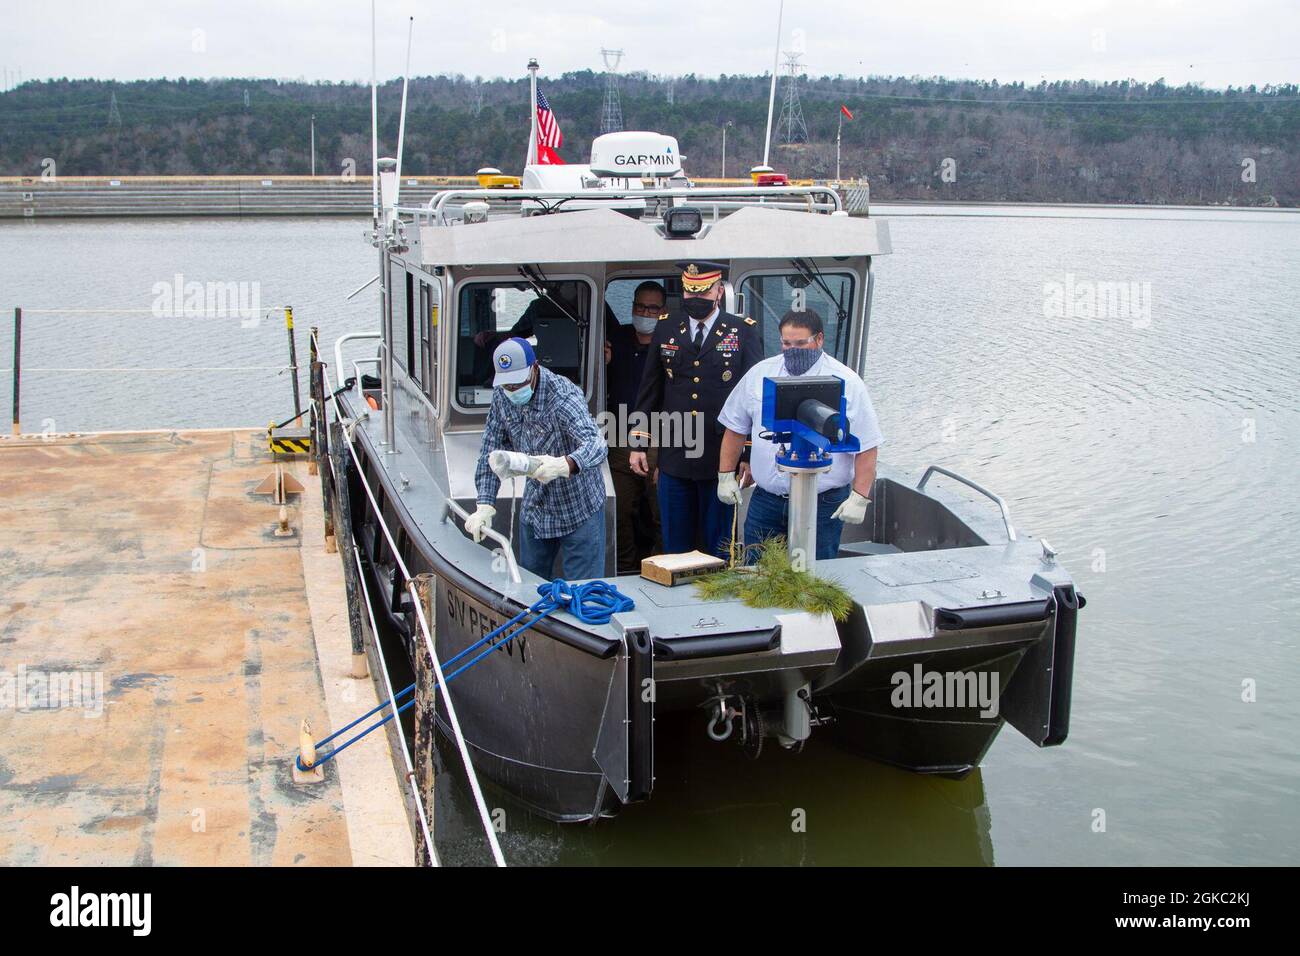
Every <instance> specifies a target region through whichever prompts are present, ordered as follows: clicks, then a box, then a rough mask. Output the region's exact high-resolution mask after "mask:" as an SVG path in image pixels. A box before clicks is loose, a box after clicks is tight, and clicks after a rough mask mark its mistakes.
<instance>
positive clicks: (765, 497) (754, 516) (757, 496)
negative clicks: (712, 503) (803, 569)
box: [745, 485, 853, 561]
mask: <svg viewBox="0 0 1300 956" xmlns="http://www.w3.org/2000/svg"><path fill="white" fill-rule="evenodd" d="M852 490H853V489H852V486H850V485H842V486H841V487H839V488H831V489H829V490H827V491H823V492H822V493H821V494H819V495H818V496H817V560H818V561H827V560H829V559H831V558H833V557H835V556H836V555H838V554H839V552H840V532H842V531H843V530H844V522H843V521H840V520H838V519H837V518H832V517H831V515H833V514H834V513H835V509H836V508H838V507H839V506H840V505H842V504H843V503H844V502H845V501H847V500H848V497H849V492H850V491H852ZM789 525H790V499H789V498H783V497H782V496H781V495H774V494H772V493H771V492H770V491H764V490H763V489H762V488H755V489H754V494H753V496H752V497H751V498H750V499H749V512H748V513H747V514H746V515H745V545H746V546H748V545H751V544H758V543H759V542H761V541H763V540H765V539H767V538H770V537H773V536H774V535H778V534H779V535H782V536H785V534H786V533H787V530H788V529H789Z"/></svg>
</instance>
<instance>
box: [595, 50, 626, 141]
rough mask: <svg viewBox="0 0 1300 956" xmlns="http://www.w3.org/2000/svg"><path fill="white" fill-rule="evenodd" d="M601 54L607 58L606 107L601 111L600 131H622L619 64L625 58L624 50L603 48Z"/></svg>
mask: <svg viewBox="0 0 1300 956" xmlns="http://www.w3.org/2000/svg"><path fill="white" fill-rule="evenodd" d="M600 55H601V56H602V57H604V58H605V108H604V110H602V111H601V116H600V131H601V132H602V133H621V132H622V131H623V105H622V104H621V103H620V102H619V99H618V64H619V61H620V60H622V59H623V51H622V50H606V49H604V48H602V49H601V51H600Z"/></svg>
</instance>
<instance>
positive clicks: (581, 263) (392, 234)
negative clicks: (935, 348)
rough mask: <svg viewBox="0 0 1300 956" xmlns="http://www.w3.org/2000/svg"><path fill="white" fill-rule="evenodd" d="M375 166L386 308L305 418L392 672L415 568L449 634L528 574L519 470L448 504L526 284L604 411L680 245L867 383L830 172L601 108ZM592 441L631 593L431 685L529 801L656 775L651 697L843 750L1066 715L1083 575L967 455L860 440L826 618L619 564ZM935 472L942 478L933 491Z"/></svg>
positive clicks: (981, 735)
mask: <svg viewBox="0 0 1300 956" xmlns="http://www.w3.org/2000/svg"><path fill="white" fill-rule="evenodd" d="M532 66H533V67H534V69H535V64H534V65H532ZM534 78H535V72H534ZM534 81H535V79H534ZM531 156H532V154H531V153H530V158H531ZM396 165H397V164H396V163H395V161H392V160H380V161H378V168H379V169H380V175H379V177H378V178H379V192H378V196H377V202H376V217H375V219H376V223H375V228H374V229H373V230H372V231H371V233H370V234H369V240H370V242H371V244H372V245H373V247H374V248H375V249H377V250H378V255H379V262H380V269H379V275H378V282H379V283H380V286H381V288H382V295H381V297H380V298H381V315H380V317H379V319H380V321H379V322H378V324H377V328H376V329H375V330H374V331H368V332H364V333H351V334H349V335H345V336H343V337H342V338H341V339H340V340H339V341H338V342H337V343H335V345H334V356H333V357H334V363H333V370H332V374H333V375H334V376H335V377H336V379H337V381H336V382H331V383H330V391H334V395H333V400H332V401H331V402H330V403H329V410H330V412H331V414H332V417H333V419H334V420H333V422H332V423H331V425H330V426H329V428H328V430H327V431H326V432H325V434H327V435H330V436H332V437H333V440H334V441H336V442H337V441H342V442H344V443H346V445H347V451H348V454H347V456H344V457H342V458H336V460H340V461H342V462H343V463H344V464H345V465H346V464H347V463H348V461H349V460H350V462H351V463H352V467H350V468H348V469H346V473H345V474H344V476H343V477H342V478H341V479H339V482H338V487H337V488H335V489H334V491H333V493H334V494H335V495H336V496H339V497H342V498H345V499H347V501H346V502H345V503H346V504H348V505H349V510H350V514H351V519H350V520H351V533H352V535H353V537H354V539H355V543H356V546H357V551H358V553H359V555H360V557H361V565H362V568H363V577H364V582H365V589H364V591H365V593H366V594H368V595H370V603H371V608H370V610H371V612H372V613H373V615H374V617H375V619H376V620H377V621H378V622H379V627H380V628H381V629H382V630H383V631H384V632H385V635H386V636H387V638H388V639H390V640H393V641H395V642H396V643H397V644H399V645H400V646H401V647H402V648H404V649H405V652H406V654H407V656H408V663H409V664H410V667H411V670H412V671H413V672H415V671H418V666H417V665H418V660H417V658H418V657H419V655H421V654H422V653H424V649H425V648H424V643H423V642H422V641H421V637H420V634H421V627H422V626H423V622H422V615H421V611H420V609H419V608H417V607H415V606H414V605H415V603H416V602H414V601H413V600H412V594H411V589H410V588H409V587H408V581H409V579H411V578H413V577H417V576H421V575H428V576H429V577H428V578H427V580H428V581H429V582H431V583H430V592H429V602H428V607H429V608H430V609H431V611H432V615H431V616H432V619H431V620H429V621H428V622H427V625H428V629H429V632H430V633H431V635H432V640H433V644H434V647H435V648H436V653H437V655H438V658H439V659H440V660H441V661H443V662H446V661H449V660H453V659H456V658H457V656H458V655H461V654H462V653H463V652H465V651H466V649H467V648H471V647H472V646H474V645H476V644H478V643H479V642H481V641H482V640H483V638H484V636H485V635H492V634H493V632H495V631H497V629H498V628H500V627H501V625H503V624H505V623H506V622H508V621H510V620H512V619H514V618H516V617H517V616H518V615H520V614H521V613H523V612H525V611H526V610H527V609H528V608H529V607H530V606H532V605H533V604H534V602H536V601H537V599H538V593H539V591H538V588H539V586H542V585H545V584H546V582H545V581H544V580H543V579H541V578H539V577H538V576H536V575H534V574H532V573H531V572H529V571H528V570H526V569H524V568H522V567H521V566H520V564H519V553H518V546H519V543H518V540H517V537H516V535H515V534H514V531H515V529H516V528H517V527H518V521H519V515H518V508H517V505H518V502H519V501H520V500H522V492H523V483H522V481H515V482H511V481H505V482H503V483H502V487H501V497H500V499H499V501H498V507H497V515H496V517H495V519H494V521H495V524H494V526H493V528H492V530H491V531H490V532H489V533H488V536H487V537H486V538H485V539H484V540H483V541H482V542H481V543H475V542H474V541H473V540H472V539H471V538H470V537H469V536H468V535H467V534H466V532H465V530H464V522H465V520H466V519H467V517H468V516H469V514H470V512H472V511H473V510H474V507H475V503H476V492H475V485H474V472H475V466H476V463H477V460H478V457H479V451H480V444H481V440H482V435H483V429H484V423H485V419H486V413H487V407H488V404H489V403H490V400H491V379H492V362H491V359H492V346H493V345H494V344H495V342H496V341H498V340H499V339H500V338H501V337H503V336H505V335H506V334H508V333H509V332H510V330H511V329H515V328H517V327H518V326H517V323H518V322H519V320H520V319H521V318H523V317H524V315H525V314H526V313H529V309H530V307H533V306H534V305H535V304H537V303H542V302H545V303H549V304H555V303H563V307H560V308H558V309H556V310H549V311H547V310H542V311H547V318H545V319H539V320H536V321H534V322H533V323H532V330H531V331H532V336H531V341H533V342H534V343H535V351H536V353H537V355H538V358H539V361H540V362H541V364H543V365H545V366H546V367H547V368H549V369H550V370H551V371H552V372H554V373H556V374H559V375H564V376H566V377H568V378H569V379H570V380H572V381H573V382H575V383H577V384H578V385H579V387H581V388H582V389H583V391H584V393H585V394H586V396H587V399H588V402H589V408H590V411H591V414H592V415H593V416H597V417H599V416H607V413H608V412H609V410H608V409H607V408H606V407H605V393H606V381H605V363H604V361H603V346H604V341H605V337H606V335H607V329H606V324H605V322H606V320H607V307H608V308H609V309H610V310H611V311H615V312H618V311H619V308H618V306H621V305H626V303H627V302H628V301H629V300H630V294H631V289H633V288H634V287H635V286H636V284H638V283H640V282H642V281H644V280H646V279H655V280H658V281H659V282H661V283H662V284H663V285H664V287H665V288H666V289H668V303H669V310H670V311H672V309H673V308H674V307H675V306H676V305H677V304H678V301H679V297H680V294H681V289H680V283H679V281H678V280H677V278H676V277H677V276H678V275H679V273H680V270H679V268H678V267H677V265H676V264H677V263H678V262H680V261H681V260H683V259H692V260H706V261H709V262H718V263H723V264H725V266H726V267H727V278H726V283H725V309H726V310H727V311H728V312H732V313H735V314H738V315H744V316H749V317H752V318H754V319H755V320H756V321H757V323H758V325H759V328H760V330H761V333H762V337H763V342H764V346H765V352H766V354H768V355H771V354H774V352H775V351H777V350H778V349H779V335H778V331H777V322H778V320H779V318H780V316H781V315H782V314H783V313H784V312H785V311H786V309H787V308H789V304H790V302H791V301H792V300H793V299H794V298H796V297H803V298H804V300H805V301H806V302H807V303H808V304H809V305H810V306H812V307H814V308H816V309H817V310H818V311H819V312H820V313H821V314H822V315H823V317H824V318H825V321H826V350H827V352H828V353H830V354H832V355H833V356H834V357H835V358H837V359H838V360H840V361H842V362H844V363H845V364H846V365H848V366H849V367H851V368H853V369H855V370H857V371H858V372H859V373H860V374H863V375H864V377H865V378H866V380H867V382H868V384H870V381H871V377H870V374H869V366H868V362H867V356H868V350H867V346H868V337H869V331H870V327H871V305H872V293H873V287H874V282H875V278H874V273H873V269H872V266H873V262H874V261H875V260H876V258H877V257H879V256H884V255H888V254H890V253H891V245H890V238H889V229H888V223H887V222H885V221H882V220H880V219H878V218H876V217H873V216H872V215H870V212H869V210H868V212H867V214H866V215H854V216H850V215H848V214H847V213H846V211H845V210H844V208H843V205H844V204H843V201H842V196H841V194H840V193H839V192H837V190H836V189H835V188H834V187H833V186H831V185H822V184H815V183H814V184H794V183H791V182H789V181H788V180H787V179H786V178H785V177H783V176H779V175H772V174H771V173H770V172H767V171H764V172H762V174H761V176H758V175H756V176H755V177H754V182H752V183H750V184H745V185H739V186H736V185H732V186H702V185H697V184H695V183H693V182H692V181H691V179H690V178H689V176H688V174H687V172H686V170H685V168H684V164H683V161H682V158H681V151H680V149H679V147H678V143H677V141H676V139H675V138H674V137H672V136H670V135H667V134H662V133H658V132H623V133H614V134H606V135H605V136H601V137H599V138H597V139H596V140H595V141H594V142H593V145H592V148H591V156H590V160H589V161H588V162H587V163H582V164H572V165H567V166H557V165H538V164H536V163H529V164H526V166H525V169H524V174H523V175H522V176H521V177H513V176H509V175H505V174H502V173H500V172H499V171H498V170H497V169H495V168H485V169H484V170H483V171H482V173H481V175H480V184H479V185H478V186H476V187H466V188H451V189H446V190H444V191H441V192H439V193H438V194H436V195H435V196H434V197H433V198H432V199H431V200H430V201H429V202H428V203H427V204H421V205H413V206H406V205H403V204H402V203H401V201H400V182H401V180H400V175H399V173H398V172H397V170H396ZM622 311H623V312H626V309H623V310H622ZM529 314H531V315H537V314H540V313H539V312H538V311H537V310H535V309H534V311H533V312H532V313H529ZM375 340H378V347H377V349H375V348H374V346H375V344H376V343H375ZM917 347H930V346H929V345H928V344H923V343H918V345H917ZM923 384H924V383H918V385H920V386H923ZM709 424H712V423H709ZM849 426H850V427H851V423H849ZM706 427H708V426H707V425H706ZM886 457H887V456H886ZM603 467H604V468H605V489H606V500H605V525H606V540H607V548H606V555H607V557H606V565H607V566H606V569H605V570H606V574H605V577H604V579H603V580H605V581H607V582H608V583H610V584H612V585H613V586H614V587H615V588H617V589H618V591H619V592H620V593H622V594H623V595H625V596H627V597H629V598H631V599H632V600H633V602H634V604H635V607H634V608H633V609H631V610H629V611H625V612H622V613H617V614H614V615H613V617H612V618H610V620H609V621H608V622H607V623H599V624H591V623H584V622H583V621H582V620H580V619H579V618H578V617H576V616H574V615H573V614H572V613H568V612H566V611H563V610H560V611H556V612H555V613H552V614H549V615H548V616H546V617H544V618H542V619H540V620H537V621H536V623H534V624H532V625H531V626H530V627H529V628H528V629H527V630H526V631H524V632H522V633H519V634H518V635H517V636H515V637H513V638H512V639H509V640H506V639H504V638H503V637H500V636H498V637H493V638H492V639H491V640H490V641H489V642H488V645H487V646H488V647H489V648H495V650H493V651H492V652H491V653H488V654H486V655H483V656H482V659H481V660H478V661H477V663H475V664H474V666H473V667H472V668H468V669H466V670H464V672H463V673H460V674H459V675H458V676H457V677H456V679H455V680H454V681H453V682H451V683H450V684H448V685H446V686H447V687H448V692H449V695H450V697H451V700H452V702H453V703H454V710H455V713H456V715H457V717H458V722H459V731H460V732H461V733H462V734H463V738H464V741H465V743H466V744H467V747H468V752H469V753H470V754H471V755H472V759H473V764H474V768H475V770H476V771H477V773H478V774H480V775H481V776H483V777H485V778H486V779H488V780H489V781H491V782H492V783H494V784H495V785H496V786H498V787H500V788H501V789H503V790H504V791H506V792H507V793H508V794H509V795H510V796H511V797H512V798H513V799H515V800H517V801H518V802H519V803H520V804H522V805H523V806H525V807H526V808H528V809H529V810H530V811H532V812H535V813H537V814H540V815H541V816H543V817H546V818H548V819H551V820H555V821H563V822H572V821H588V820H595V819H600V818H606V817H612V816H616V815H617V813H618V811H619V809H620V808H622V807H624V806H627V805H629V804H634V803H637V802H640V801H646V800H649V799H651V798H652V797H653V795H654V789H655V770H654V768H655V757H656V755H655V747H656V735H655V725H656V720H658V719H660V718H662V717H665V716H667V715H670V714H682V715H685V716H684V718H683V719H687V720H695V721H697V722H698V726H699V732H700V733H702V734H704V733H707V734H709V735H710V737H712V738H713V739H715V740H717V741H718V743H717V745H718V746H720V747H722V746H737V745H739V746H741V747H743V748H745V750H746V752H748V753H750V754H751V755H752V756H754V757H756V759H759V760H761V759H763V754H762V749H763V746H764V743H765V742H766V744H767V745H768V746H769V747H772V746H780V747H784V748H786V749H789V750H798V749H800V748H801V747H802V746H803V743H804V742H805V741H806V740H807V739H809V737H810V736H811V735H814V734H817V735H823V734H824V735H826V737H827V738H828V739H829V740H831V741H833V742H834V743H835V744H837V745H839V746H841V747H843V748H846V749H847V750H849V751H851V752H853V753H855V754H859V755H861V756H862V758H864V759H872V760H877V761H884V762H887V763H890V764H893V765H896V766H898V767H902V768H906V769H907V770H910V771H914V772H917V773H923V774H939V775H947V776H952V777H961V776H963V775H965V774H967V773H969V772H970V771H971V770H972V769H973V768H975V767H977V766H979V765H980V763H981V760H982V759H983V758H984V756H985V754H986V753H987V752H988V750H989V747H990V746H991V745H992V743H993V741H994V739H995V738H996V737H997V735H998V733H999V732H1000V731H1001V729H1002V727H1003V725H1004V724H1010V725H1011V726H1012V727H1013V728H1015V729H1016V730H1018V731H1019V732H1020V733H1021V734H1023V735H1024V736H1025V737H1027V738H1028V739H1029V740H1031V741H1032V742H1033V743H1034V744H1036V745H1038V746H1040V747H1051V746H1057V745H1060V744H1061V743H1063V742H1064V741H1065V740H1066V736H1067V734H1068V731H1069V720H1070V698H1071V684H1072V678H1073V658H1074V648H1075V640H1076V622H1077V615H1078V611H1079V610H1080V609H1081V608H1082V606H1083V603H1084V602H1083V597H1082V596H1081V595H1080V594H1079V593H1078V592H1077V591H1076V590H1075V587H1074V583H1073V581H1072V579H1071V577H1070V575H1069V573H1068V572H1067V570H1066V569H1065V568H1064V567H1063V566H1062V565H1061V564H1060V563H1059V562H1058V561H1057V559H1056V554H1055V552H1054V551H1053V549H1052V548H1051V547H1050V546H1049V545H1048V544H1047V543H1046V542H1045V541H1042V540H1040V539H1035V538H1033V537H1032V536H1030V535H1027V534H1022V533H1019V532H1018V531H1017V530H1016V528H1015V527H1014V525H1013V523H1012V519H1011V515H1010V512H1009V509H1008V506H1007V504H1006V502H1005V501H1004V500H1003V499H1002V498H1001V497H999V496H998V495H996V494H994V493H993V492H991V491H989V490H987V489H986V488H984V487H983V486H982V485H980V484H979V483H977V482H976V481H974V480H972V479H971V478H969V477H966V476H964V475H961V474H958V473H957V472H954V471H952V470H951V469H949V468H946V467H942V466H940V465H938V464H935V465H931V466H930V467H929V468H927V469H926V470H925V471H924V472H923V473H922V474H921V475H920V476H919V477H918V476H916V475H908V474H904V473H901V472H895V471H893V470H891V469H890V467H889V464H888V461H884V462H881V464H880V467H879V470H878V473H877V477H876V480H875V485H874V490H873V493H872V494H871V503H870V506H869V510H868V514H867V517H866V520H865V521H864V522H863V523H862V524H860V525H856V526H854V525H846V526H845V529H844V534H843V539H842V542H841V547H840V550H839V553H838V555H837V556H836V557H835V558H833V559H830V560H823V561H820V562H818V563H817V566H816V572H817V573H818V574H819V575H822V576H825V577H829V578H834V579H835V580H837V581H839V582H840V583H841V585H842V586H843V587H844V588H845V589H846V590H847V592H848V593H849V594H850V595H851V597H852V602H853V604H852V610H851V612H850V613H849V614H848V616H847V618H846V619H845V620H842V621H839V622H836V621H835V620H833V619H832V618H831V617H830V616H829V615H826V614H813V613H809V612H807V611H804V610H800V609H788V608H755V607H750V606H747V605H746V604H744V603H742V602H740V601H738V600H736V601H729V600H724V601H711V600H707V599H705V598H703V597H701V596H700V594H699V593H698V592H697V590H696V589H695V588H694V587H691V586H676V587H667V586H663V585H661V584H657V583H654V582H652V581H650V580H647V579H645V578H643V577H639V576H620V575H618V574H616V573H615V564H614V562H615V558H614V556H615V551H616V549H615V536H616V532H617V528H616V521H615V508H616V499H615V493H614V487H613V484H612V481H611V480H610V476H609V471H608V465H607V464H606V465H605V466H603ZM941 482H946V483H949V484H953V485H960V486H964V488H965V489H966V494H965V496H961V497H958V496H953V495H951V494H946V495H943V496H942V497H941V496H940V495H939V493H938V491H937V486H939V485H940V484H941ZM742 507H743V506H742ZM791 510H792V512H793V511H795V510H796V509H794V508H792V509H791ZM742 522H743V514H742ZM797 530H798V529H792V533H795V532H797ZM438 713H439V718H440V720H443V721H445V719H446V714H445V713H444V712H443V711H442V710H439V712H438Z"/></svg>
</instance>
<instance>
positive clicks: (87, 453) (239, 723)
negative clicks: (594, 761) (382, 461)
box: [0, 429, 414, 866]
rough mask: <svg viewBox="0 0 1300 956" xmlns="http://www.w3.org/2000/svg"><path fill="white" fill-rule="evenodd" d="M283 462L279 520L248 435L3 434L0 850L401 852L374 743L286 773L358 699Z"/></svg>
mask: <svg viewBox="0 0 1300 956" xmlns="http://www.w3.org/2000/svg"><path fill="white" fill-rule="evenodd" d="M286 468H287V470H288V471H289V472H290V473H291V474H295V476H296V477H298V479H299V480H300V481H301V482H302V483H303V485H304V486H305V489H306V490H305V492H304V494H303V495H302V497H301V499H299V498H298V497H291V498H290V499H289V501H290V504H289V524H290V527H291V528H292V529H293V530H294V534H293V535H292V536H290V537H276V536H275V535H274V534H273V530H274V525H275V522H276V517H277V512H278V508H277V506H276V505H274V504H273V503H272V502H271V500H270V497H269V496H265V495H256V494H253V493H252V491H253V488H254V487H255V486H256V485H257V484H258V483H259V482H260V481H261V480H262V479H263V478H265V477H266V476H267V475H268V474H269V473H271V472H272V470H273V466H272V463H271V459H270V456H269V454H268V452H267V451H266V447H265V442H264V433H263V432H260V431H256V430H229V429H228V430H214V431H194V432H165V431H160V432H146V433H119V434H99V435H87V436H70V437H56V438H50V439H43V438H41V437H40V436H34V437H25V438H19V439H4V440H2V441H0V580H3V582H4V588H3V592H0V739H3V741H4V746H3V748H2V749H0V864H4V865H46V864H64V865H88V864H105V865H129V864H146V865H147V864H159V865H187V866H194V865H237V866H243V865H292V864H302V865H369V864H384V865H410V864H411V863H412V861H413V856H414V854H413V849H412V842H411V833H410V828H409V825H408V820H407V813H406V806H405V803H404V801H403V797H402V794H401V791H400V790H399V788H398V782H397V778H396V776H395V774H394V772H393V763H392V759H391V754H390V751H389V748H388V746H387V745H386V743H385V742H383V741H381V740H378V739H368V740H367V741H365V742H363V743H361V744H358V745H357V746H355V747H352V748H350V749H349V750H348V751H347V752H346V753H344V754H342V755H341V756H340V757H339V758H338V759H337V760H336V761H333V762H330V763H328V764H326V765H325V781H324V782H323V783H319V784H314V785H295V784H294V783H293V782H292V780H291V777H290V761H291V760H292V757H293V755H294V754H295V753H296V750H297V746H298V727H299V722H300V721H301V719H302V718H303V717H307V718H308V719H309V720H310V721H311V726H312V729H313V731H314V736H315V737H316V738H317V739H320V738H321V737H323V736H325V734H326V733H328V732H329V729H330V728H331V727H338V726H342V724H343V723H346V722H347V721H348V720H350V719H351V718H352V717H354V716H356V715H358V714H360V713H361V712H363V711H365V710H367V709H369V708H370V707H372V706H374V704H375V699H374V689H373V685H372V683H371V682H370V681H369V680H360V681H358V680H353V679H352V678H350V677H349V669H350V666H351V646H350V641H349V634H348V617H347V611H346V607H345V603H344V597H343V595H344V588H343V585H342V571H341V565H340V562H339V556H338V555H337V554H326V553H325V552H324V548H323V543H322V528H321V525H322V510H321V505H320V483H319V480H318V479H317V478H315V477H308V475H307V474H306V472H307V468H306V464H305V463H301V462H300V463H293V464H289V465H286Z"/></svg>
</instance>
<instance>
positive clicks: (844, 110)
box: [840, 103, 853, 119]
mask: <svg viewBox="0 0 1300 956" xmlns="http://www.w3.org/2000/svg"><path fill="white" fill-rule="evenodd" d="M840 112H841V113H843V114H844V115H845V116H846V117H848V118H849V119H853V114H852V113H850V112H849V108H848V107H847V106H845V105H844V104H842V103H841V104H840Z"/></svg>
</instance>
